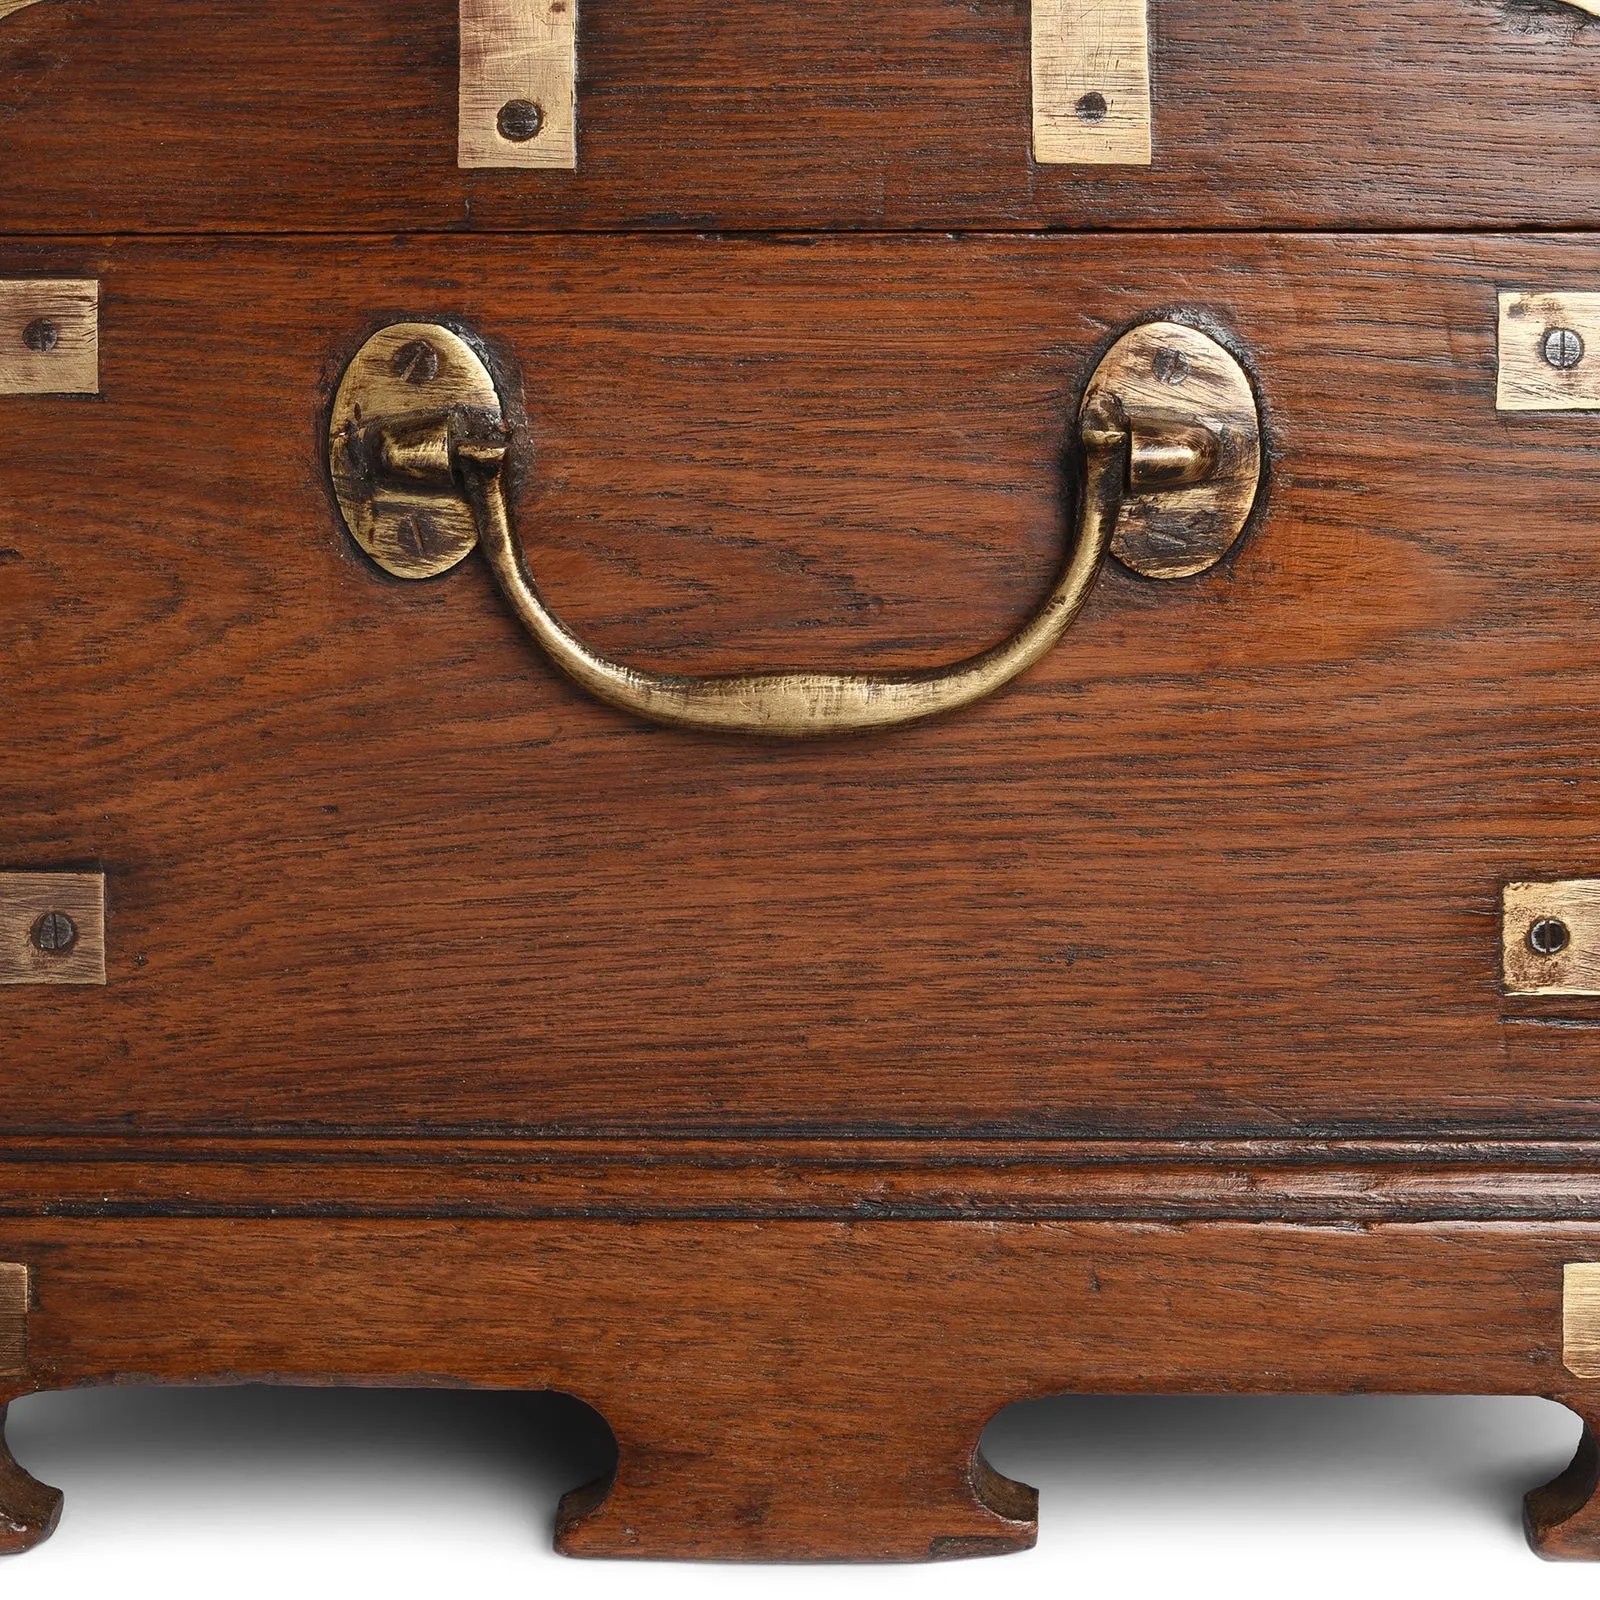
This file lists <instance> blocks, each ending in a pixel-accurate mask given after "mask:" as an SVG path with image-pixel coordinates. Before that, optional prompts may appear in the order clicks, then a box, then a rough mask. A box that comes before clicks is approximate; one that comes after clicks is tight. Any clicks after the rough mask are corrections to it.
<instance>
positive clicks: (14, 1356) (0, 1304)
mask: <svg viewBox="0 0 1600 1600" xmlns="http://www.w3.org/2000/svg"><path fill="white" fill-rule="evenodd" d="M27 1370H28V1269H27V1267H26V1266H25V1265H23V1263H22V1262H20V1261H0V1378H15V1377H17V1376H18V1375H19V1374H21V1373H24V1372H26V1371H27Z"/></svg>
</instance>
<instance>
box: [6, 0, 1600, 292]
mask: <svg viewBox="0 0 1600 1600" xmlns="http://www.w3.org/2000/svg"><path fill="white" fill-rule="evenodd" d="M1029 10H1030V7H1029V0H981V3H977V4H973V3H968V0H892V3H888V0H886V3H880V4H872V5H861V4H858V3H856V0H804V3H802V0H702V3H699V4H695V5H684V4H682V3H681V0H593V3H585V4H584V6H583V11H582V16H581V20H580V23H579V34H580V36H579V43H578V50H579V66H578V72H579V78H578V100H579V104H580V106H581V132H580V135H579V171H578V173H577V174H576V175H573V174H569V173H560V172H503V171H487V172H462V171H459V170H458V169H457V166H456V141H457V86H458V71H459V64H458V27H457V19H456V8H455V6H454V5H452V4H451V3H449V0H444V3H440V0H389V3H387V4H384V5H381V6H376V5H371V4H366V3H359V4H357V3H352V0H276V3H275V4H273V5H271V6H270V7H269V6H263V5H261V4H259V3H258V0H50V3H48V4H41V5H30V6H28V7H26V8H25V9H23V10H20V11H18V12H17V13H16V14H15V15H13V16H10V17H7V18H6V19H4V21H0V140H3V147H4V150H5V161H4V162H3V163H0V219H3V223H0V226H3V229H4V231H7V232H17V231H28V232H37V233H42V234H47V233H52V232H90V233H98V232H116V231H120V230H123V229H142V230H156V231H162V230H188V229H235V230H243V231H251V230H258V229H260V230H279V229H282V230H290V231H304V232H315V231H317V230H327V229H339V230H362V229H372V230H377V231H380V232H388V231H393V230H406V231H411V230H416V229H448V230H469V229H489V230H494V229H508V228H534V229H541V228H568V227H585V228H591V227H592V228H614V227H622V226H625V227H665V228H678V229H705V228H754V227H864V228H877V227H886V228H897V229H898V228H922V227H927V228H933V229H942V228H949V227H957V228H959V227H971V226H979V225H989V226H996V227H1042V226H1053V227H1069V228H1085V227H1100V226H1119V227H1120V226H1127V227H1139V226H1148V225H1154V224H1167V225H1173V226H1179V227H1208V226H1222V227H1240V228H1255V227H1272V226H1282V227H1298V226H1351V227H1383V228H1398V229H1406V228H1415V227H1419V226H1425V225H1431V226H1436V227H1442V228H1449V229H1460V228H1468V227H1473V226H1490V225H1499V224H1517V225H1527V226H1536V227H1561V226H1575V225H1592V224H1594V223H1595V222H1596V220H1597V219H1600V129H1597V127H1596V125H1595V119H1594V106H1595V104H1596V102H1597V101H1600V32H1597V31H1596V30H1597V27H1600V23H1597V21H1596V19H1595V18H1594V17H1591V16H1589V15H1587V14H1586V13H1585V12H1583V11H1581V10H1579V9H1578V8H1577V7H1575V6H1572V5H1567V4H1562V3H1560V0H1386V3H1385V4H1382V5H1376V4H1373V3H1372V0H1319V3H1318V4H1315V5H1309V4H1306V3H1304V0H1248V3H1245V0H1234V3H1232V4H1228V5H1217V4H1215V3H1214V0H1161V3H1160V4H1159V5H1156V6H1154V7H1152V13H1151V72H1152V88H1153V97H1154V120H1155V148H1154V165H1153V166H1152V167H1151V168H1149V169H1141V168H1117V167H1113V168H1104V167H1091V166H1040V165H1037V164H1035V163H1034V161H1033V160H1032V158H1031V154H1030V144H1031V131H1032V116H1031V109H1030V100H1029V75H1030V74H1029V60H1030V48H1029ZM545 266H546V262H545V259H544V256H543V252H542V249H540V248H533V249H531V250H530V251H529V253H528V254H527V256H526V258H525V270H526V271H527V272H528V273H529V274H530V275H538V274H540V273H541V272H542V271H543V270H544V269H545Z"/></svg>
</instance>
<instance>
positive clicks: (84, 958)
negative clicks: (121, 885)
mask: <svg viewBox="0 0 1600 1600" xmlns="http://www.w3.org/2000/svg"><path fill="white" fill-rule="evenodd" d="M51 913H55V914H57V915H60V916H65V917H68V918H70V919H71V924H72V934H73V937H72V938H71V941H70V943H67V944H66V946H65V948H62V949H53V950H52V949H45V950H41V949H39V948H38V945H37V944H36V942H35V938H34V930H35V928H36V927H37V926H38V924H39V919H40V918H41V917H45V916H49V915H50V914H51ZM57 926H59V925H57ZM45 942H46V943H49V942H51V941H49V940H46V941H45ZM105 981H106V880H105V878H104V876H103V875H102V874H101V873H98V872H0V984H8V983H104V982H105Z"/></svg>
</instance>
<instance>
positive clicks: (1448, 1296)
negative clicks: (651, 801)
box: [0, 1219, 1600, 1560]
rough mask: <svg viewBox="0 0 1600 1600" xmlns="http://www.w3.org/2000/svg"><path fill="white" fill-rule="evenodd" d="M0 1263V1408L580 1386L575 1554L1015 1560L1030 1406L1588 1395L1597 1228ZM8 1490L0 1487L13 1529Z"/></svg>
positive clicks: (528, 1238) (763, 1233) (161, 1229)
mask: <svg viewBox="0 0 1600 1600" xmlns="http://www.w3.org/2000/svg"><path fill="white" fill-rule="evenodd" d="M0 1256H3V1257H6V1258H14V1259H18V1260H25V1261H27V1262H28V1263H29V1264H30V1265H31V1266H32V1268H33V1272H34V1278H35V1294H36V1305H35V1309H34V1311H33V1313H32V1315H31V1317H30V1327H29V1358H30V1370H29V1373H28V1375H27V1376H26V1377H24V1378H19V1379H16V1380H9V1384H10V1386H9V1387H7V1385H6V1384H0V1399H7V1398H12V1397H14V1396H15V1395H17V1394H20V1393H25V1392H28V1391H29V1390H30V1389H33V1388H39V1387H43V1388H54V1387H61V1386H65V1385H69V1384H75V1383H81V1382H130V1381H131V1382H162V1383H196V1382H203V1383H218V1382H221V1383H241V1382H260V1381H270V1382H298V1383H305V1382H313V1383H314V1382H320V1381H326V1380H327V1379H328V1378H329V1377H330V1376H333V1377H337V1378H338V1379H339V1380H341V1381H344V1382H362V1383H384V1384H421V1385H433V1384H451V1385H465V1386H483V1387H489V1388H503V1389H538V1388H554V1389H559V1390H563V1391H565V1392H567V1393H569V1394H573V1395H576V1396H577V1397H579V1398H580V1399H582V1400H584V1401H586V1402H588V1403H589V1404H590V1405H592V1406H594V1407H595V1408H596V1409H597V1410H598V1411H599V1412H600V1413H601V1415H602V1416H603V1417H604V1418H605V1420H606V1422H607V1423H608V1424H609V1425H610V1427H611V1429H612V1431H613V1433H614V1435H615V1437H616V1441H617V1448H618V1461H617V1470H616V1475H615V1479H614V1481H613V1482H612V1483H611V1484H610V1485H609V1486H607V1485H596V1486H594V1487H593V1488H592V1489H591V1490H589V1491H588V1492H587V1493H580V1494H575V1495H572V1496H569V1497H568V1499H567V1502H566V1503H565V1505H564V1506H563V1510H562V1515H561V1518H560V1520H559V1523H558V1543H559V1544H560V1546H561V1548H563V1549H564V1550H566V1551H568V1552H569V1553H572V1554H577V1555H596V1556H619V1555H634V1556H654V1557H680V1558H701V1559H704V1558H708V1557H709V1558H730V1557H764V1558H768V1559H771V1558H795V1557H810V1558H829V1557H839V1556H846V1557H849V1558H851V1559H857V1560H861V1559H873V1558H876V1559H900V1560H906V1559H924V1558H927V1557H929V1556H933V1557H938V1556H951V1555H973V1554H983V1553H991V1552H999V1551H1004V1550H1010V1549H1016V1548H1019V1547H1023V1546H1026V1545H1028V1544H1031V1543H1032V1541H1033V1537H1034V1530H1035V1516H1036V1510H1035V1498H1034V1495H1033V1492H1032V1491H1031V1490H1029V1489H1027V1488H1026V1487H1025V1486H1024V1485H1020V1484H1015V1483H1012V1482H1010V1481H1009V1480H1006V1479H1003V1478H999V1477H998V1476H997V1475H996V1474H994V1473H993V1472H991V1471H989V1470H988V1469H987V1468H986V1467H985V1466H984V1465H983V1462H982V1458H981V1456H980V1455H979V1454H978V1453H977V1446H978V1441H979V1436H980V1434H981V1432H982V1429H983V1427H984V1425H985V1423H986V1422H987V1421H988V1420H989V1418H990V1417H992V1416H993V1415H994V1414H995V1413H996V1412H997V1411H999V1410H1000V1409H1001V1408H1002V1407H1003V1406H1005V1405H1006V1404H1008V1403H1009V1402H1011V1401H1014V1400H1020V1399H1024V1398H1028V1397H1030V1396H1037V1395H1046V1394H1053V1393H1063V1392H1079V1393H1093V1392H1102V1393H1105V1392H1121V1393H1132V1392H1143V1393H1157V1394H1162V1393H1188V1392H1215V1391H1226V1392H1230V1393H1282V1392H1285V1391H1320V1392H1325V1393H1350V1392H1355V1391H1374V1392H1385V1393H1427V1394H1457V1393H1471V1394H1481V1393H1501V1394H1536V1395H1548V1396H1550V1397H1552V1398H1555V1399H1558V1400H1562V1401H1565V1402H1567V1403H1569V1404H1573V1405H1575V1406H1576V1407H1577V1408H1578V1409H1579V1410H1580V1411H1587V1412H1589V1413H1591V1414H1592V1412H1593V1410H1594V1400H1595V1391H1594V1390H1593V1388H1592V1387H1591V1386H1585V1385H1584V1384H1583V1383H1582V1382H1581V1381H1580V1380H1578V1379H1575V1378H1573V1377H1572V1376H1571V1375H1570V1374H1569V1373H1567V1372H1565V1371H1564V1369H1563V1368H1562V1365H1561V1337H1562V1315H1561V1299H1562V1294H1561V1285H1562V1269H1563V1266H1564V1265H1565V1264H1566V1263H1567V1262H1569V1261H1582V1260H1595V1259H1597V1258H1600V1227H1597V1226H1595V1225H1593V1224H1590V1225H1576V1224H1569V1225H1566V1226H1543V1227H1533V1226H1528V1225H1509V1224H1508V1225H1502V1226H1499V1227H1494V1226H1486V1225H1483V1224H1473V1225H1466V1226H1448V1225H1435V1226H1429V1227H1417V1226H1379V1227H1373V1228H1369V1229H1355V1228H1349V1227H1339V1226H1334V1227H1285V1226H1275V1225H1270V1224H1249V1225H1243V1226H1240V1225H1232V1224H1211V1225H1201V1226H1189V1227H1161V1226H1144V1227H1141V1226H1139V1225H1136V1224H1129V1223H1123V1224H1094V1223H1080V1224H1048V1223H1033V1224H1003V1223H978V1222H967V1223H952V1222H939V1223H928V1224H918V1223H904V1222H887V1223H885V1222H880V1223H856V1224H845V1225H837V1224H836V1225H827V1224H809V1223H783V1222H767V1223H741V1222H728V1221H722V1222H708V1223H702V1224H684V1223H648V1222H634V1223H619V1222H612V1223H606V1222H589V1223H559V1224H556V1223H551V1224H531V1223H509V1222H475V1223H472V1224H469V1225H463V1224H459V1223H452V1222H448V1221H433V1222H416V1223H399V1222H388V1223H385V1222H376V1221H370V1220H369V1221H348V1222H339V1221H303V1222H292V1221H282V1220H279V1221H272V1220H265V1219H263V1220H257V1221H252V1222H249V1223H242V1222H229V1221H222V1220H214V1221H210V1222H202V1221H183V1222H179V1221H160V1220H143V1221H134V1220H123V1221H91V1220H74V1221H61V1220H40V1221H35V1222H27V1223H21V1222H7V1223H4V1224H0ZM4 1465H5V1462H4V1460H3V1459H0V1467H3V1466H4ZM1552 1465H1554V1463H1552ZM26 1487H27V1485H26V1484H23V1483H18V1482H17V1481H16V1480H14V1479H11V1478H9V1477H8V1475H7V1474H5V1473H4V1472H3V1471H0V1511H6V1512H8V1513H9V1512H11V1511H12V1509H13V1508H14V1507H17V1506H18V1505H19V1502H20V1501H21V1500H22V1498H23V1497H22V1495H21V1494H20V1493H19V1491H20V1490H22V1489H25V1488H26ZM1591 1487H1592V1480H1591ZM35 1491H36V1492H35ZM30 1493H31V1500H30V1502H29V1503H31V1504H32V1505H34V1506H36V1507H37V1508H38V1513H39V1514H40V1515H41V1516H43V1515H47V1514H50V1513H52V1512H53V1510H54V1509H55V1508H54V1505H53V1503H52V1502H51V1501H50V1500H49V1499H48V1497H47V1491H42V1490H39V1489H38V1486H34V1491H30ZM1587 1496H1588V1491H1587V1490H1585V1491H1584V1492H1583V1493H1581V1494H1574V1493H1572V1492H1571V1489H1570V1485H1569V1487H1568V1492H1567V1493H1566V1494H1565V1496H1564V1497H1562V1499H1561V1504H1560V1505H1559V1506H1557V1505H1555V1504H1552V1502H1551V1499H1550V1497H1548V1496H1547V1497H1546V1498H1545V1500H1543V1501H1541V1502H1540V1504H1539V1509H1540V1513H1541V1521H1540V1537H1541V1538H1542V1539H1543V1540H1544V1541H1545V1542H1546V1544H1547V1546H1563V1547H1565V1548H1566V1549H1567V1550H1568V1552H1569V1553H1587V1554H1590V1555H1592V1554H1594V1553H1595V1545H1596V1542H1597V1541H1596V1536H1595V1531H1594V1525H1595V1521H1596V1518H1595V1516H1594V1513H1593V1512H1592V1511H1587V1510H1586V1509H1585V1503H1586V1501H1587ZM18 1520H22V1519H18ZM0 1526H4V1523H3V1522H0ZM1552 1553H1554V1551H1553V1552H1552Z"/></svg>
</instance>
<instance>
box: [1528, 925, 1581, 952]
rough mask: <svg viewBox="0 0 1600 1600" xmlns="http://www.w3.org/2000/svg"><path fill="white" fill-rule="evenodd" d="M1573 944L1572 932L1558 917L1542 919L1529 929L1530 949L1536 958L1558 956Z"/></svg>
mask: <svg viewBox="0 0 1600 1600" xmlns="http://www.w3.org/2000/svg"><path fill="white" fill-rule="evenodd" d="M1571 943H1572V932H1571V930H1570V929H1569V928H1568V927H1567V925H1566V923H1564V922H1562V921H1561V920H1560V919H1559V918H1557V917H1540V918H1539V920H1538V921H1537V922H1536V923H1534V925H1533V926H1532V927H1531V928H1529V929H1528V948H1529V949H1530V950H1531V951H1533V953H1534V954H1535V955H1536V956H1558V955H1560V954H1561V952H1562V951H1563V950H1565V949H1566V948H1567V946H1568V945H1569V944H1571Z"/></svg>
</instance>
